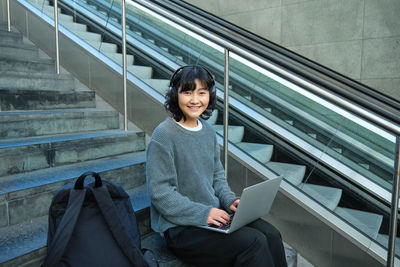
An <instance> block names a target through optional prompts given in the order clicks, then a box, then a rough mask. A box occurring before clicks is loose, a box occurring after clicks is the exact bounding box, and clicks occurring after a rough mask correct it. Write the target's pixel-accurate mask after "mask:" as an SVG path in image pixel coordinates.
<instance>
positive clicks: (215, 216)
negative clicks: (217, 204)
mask: <svg viewBox="0 0 400 267" xmlns="http://www.w3.org/2000/svg"><path fill="white" fill-rule="evenodd" d="M229 220H230V216H229V214H228V213H227V212H226V211H224V210H221V209H217V208H211V210H210V214H208V218H207V224H208V225H211V224H213V225H216V226H218V227H219V226H221V223H223V224H227V222H229Z"/></svg>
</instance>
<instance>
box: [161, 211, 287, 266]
mask: <svg viewBox="0 0 400 267" xmlns="http://www.w3.org/2000/svg"><path fill="white" fill-rule="evenodd" d="M164 235H165V239H166V242H167V246H168V248H169V249H171V250H172V251H173V252H174V253H175V254H176V255H178V257H180V258H181V259H182V260H184V261H186V262H188V263H190V264H193V265H196V266H207V267H210V266H218V267H222V266H234V267H238V266H249V267H250V266H254V267H260V266H269V267H285V266H287V264H286V257H285V250H284V248H283V244H282V238H281V234H280V233H279V231H278V230H277V229H276V228H275V227H274V226H272V225H271V224H270V223H268V222H266V221H264V220H262V219H258V220H256V221H254V222H252V223H250V224H248V225H246V226H244V227H242V228H240V229H239V230H237V231H235V232H233V233H230V234H223V233H218V232H214V231H210V230H206V229H202V228H198V227H192V226H178V227H174V228H171V229H169V230H168V231H166V232H165V234H164Z"/></svg>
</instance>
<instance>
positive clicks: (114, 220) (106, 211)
mask: <svg viewBox="0 0 400 267" xmlns="http://www.w3.org/2000/svg"><path fill="white" fill-rule="evenodd" d="M88 189H89V190H91V191H92V193H93V195H94V197H95V199H96V202H97V205H98V207H99V209H100V210H101V213H102V214H103V217H104V219H105V221H106V223H107V225H108V228H109V229H110V231H111V233H112V235H113V237H114V239H115V240H116V241H117V243H118V245H119V247H120V248H121V250H122V251H123V252H124V254H125V255H126V256H127V258H128V259H129V260H130V262H131V263H132V264H133V266H148V265H147V263H146V261H145V259H144V257H143V254H142V252H141V250H140V249H139V248H138V247H137V246H136V245H135V244H134V243H133V242H132V240H131V239H130V238H129V236H128V234H127V231H126V229H125V227H124V225H123V223H122V222H121V219H120V216H119V214H118V213H117V212H116V207H115V205H114V202H113V201H112V199H111V196H110V193H109V192H108V190H107V187H106V186H105V185H102V186H101V187H94V188H88Z"/></svg>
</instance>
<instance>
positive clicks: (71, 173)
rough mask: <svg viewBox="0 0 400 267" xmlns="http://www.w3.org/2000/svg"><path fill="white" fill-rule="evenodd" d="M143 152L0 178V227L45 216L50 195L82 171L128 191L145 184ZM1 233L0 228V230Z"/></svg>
mask: <svg viewBox="0 0 400 267" xmlns="http://www.w3.org/2000/svg"><path fill="white" fill-rule="evenodd" d="M145 157H146V155H145V152H134V153H127V154H123V155H118V156H113V157H107V158H103V159H97V160H89V161H85V162H80V163H75V164H70V165H65V166H59V167H54V168H48V169H41V170H36V171H32V172H29V173H20V174H14V175H9V176H3V177H2V178H1V179H0V188H1V190H0V196H1V197H3V201H2V203H1V202H0V203H1V204H0V214H4V215H5V216H2V217H1V218H0V227H9V226H11V225H15V224H19V223H23V222H26V221H29V220H32V219H34V218H37V217H41V216H45V215H46V214H47V213H48V208H49V205H50V202H51V199H52V196H53V194H54V192H55V191H56V190H57V189H58V188H60V187H61V186H63V185H64V184H66V183H68V182H70V181H72V180H73V179H75V178H76V177H79V176H80V175H81V174H82V173H84V172H86V171H89V170H90V171H95V172H98V173H100V174H101V175H102V177H104V178H109V179H110V180H112V181H115V182H117V183H118V184H120V185H121V186H122V187H123V188H124V189H125V190H129V189H132V188H135V187H138V186H141V185H143V184H145V180H146V178H145ZM0 229H1V228H0Z"/></svg>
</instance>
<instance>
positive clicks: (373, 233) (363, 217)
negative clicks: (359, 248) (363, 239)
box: [334, 207, 383, 239]
mask: <svg viewBox="0 0 400 267" xmlns="http://www.w3.org/2000/svg"><path fill="white" fill-rule="evenodd" d="M334 211H335V213H336V214H337V215H339V216H340V217H342V218H343V219H345V220H346V221H348V222H349V223H350V224H351V225H353V226H354V227H355V228H356V229H358V230H360V231H361V232H362V233H364V234H366V235H367V236H369V237H371V238H372V239H376V238H377V237H378V233H379V228H380V227H381V224H382V219H383V216H382V215H380V214H375V213H371V212H366V211H361V210H354V209H348V208H341V207H337V208H336V209H335V210H334Z"/></svg>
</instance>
